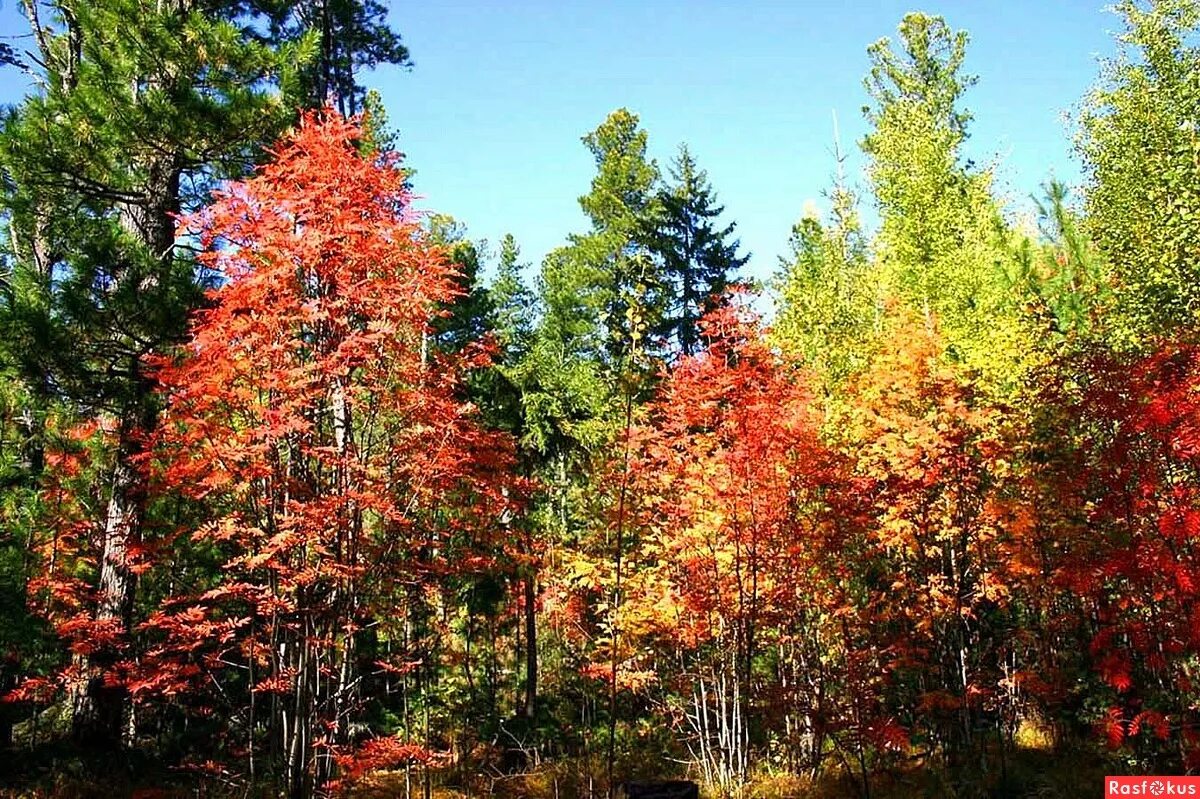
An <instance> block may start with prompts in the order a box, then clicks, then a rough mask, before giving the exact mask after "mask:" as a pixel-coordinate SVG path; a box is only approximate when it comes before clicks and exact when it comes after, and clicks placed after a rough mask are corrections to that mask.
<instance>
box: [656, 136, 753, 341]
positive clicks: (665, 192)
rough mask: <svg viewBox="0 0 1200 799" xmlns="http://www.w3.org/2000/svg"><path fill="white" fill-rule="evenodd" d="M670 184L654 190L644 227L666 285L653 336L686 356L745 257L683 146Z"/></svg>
mask: <svg viewBox="0 0 1200 799" xmlns="http://www.w3.org/2000/svg"><path fill="white" fill-rule="evenodd" d="M671 178H672V181H673V182H672V185H670V186H667V187H663V188H662V189H660V190H659V192H658V208H657V216H656V217H655V218H654V219H652V220H650V221H649V224H650V225H651V226H652V229H651V232H650V237H649V238H650V240H651V242H652V246H653V249H654V252H655V255H657V256H658V257H659V258H660V259H661V260H662V267H661V269H662V273H663V277H664V279H665V280H666V281H667V283H668V287H667V291H666V294H667V298H666V306H667V307H666V308H665V309H664V311H665V313H664V316H663V319H662V320H661V321H660V323H659V326H658V330H657V331H656V332H657V333H658V335H659V337H660V338H662V339H664V340H668V341H672V340H673V341H675V342H676V343H677V344H678V346H679V349H680V350H681V351H682V353H683V354H684V355H692V354H693V353H694V352H695V351H696V347H697V342H698V341H699V330H698V328H699V322H700V318H701V317H702V316H704V315H705V314H706V313H708V312H709V311H711V310H713V308H714V307H715V305H716V302H717V301H719V298H720V296H721V295H722V294H723V293H724V291H725V289H726V288H727V287H728V286H729V285H730V282H731V280H732V279H733V276H734V273H735V272H737V270H738V269H740V268H741V267H742V266H744V265H745V264H746V262H747V261H748V260H749V256H743V255H739V254H738V246H739V242H738V240H737V239H735V238H732V237H733V234H734V231H735V230H736V228H737V224H736V223H734V222H730V223H729V224H727V225H725V226H724V227H719V226H718V224H717V220H718V219H719V218H720V216H721V214H723V213H724V212H725V207H724V206H723V205H718V204H717V197H716V192H715V191H714V190H713V187H712V185H711V184H710V183H709V180H708V173H706V172H705V171H704V170H702V169H700V167H699V166H698V165H697V164H696V159H695V158H693V157H692V154H691V152H689V150H688V148H687V145H680V147H679V154H678V155H677V156H676V158H675V160H674V161H673V163H672V164H671Z"/></svg>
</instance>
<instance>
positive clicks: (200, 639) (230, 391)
mask: <svg viewBox="0 0 1200 799" xmlns="http://www.w3.org/2000/svg"><path fill="white" fill-rule="evenodd" d="M360 136H361V132H360V130H359V128H358V125H357V123H356V122H354V121H348V120H344V119H341V118H340V117H338V116H337V115H336V114H334V113H332V112H326V115H325V116H324V118H323V119H322V120H320V121H318V119H317V118H316V117H314V116H308V117H306V118H305V119H304V120H303V121H302V122H301V124H300V127H299V128H298V129H297V130H296V131H295V132H294V134H293V135H292V136H291V138H290V139H288V140H287V141H285V142H284V143H282V144H281V145H280V146H279V147H278V148H277V149H276V151H275V153H274V155H275V158H274V160H273V162H272V163H270V164H269V165H268V166H266V167H265V168H264V169H262V171H261V172H260V173H259V174H258V175H257V176H256V177H254V178H253V179H250V180H247V181H245V182H242V183H235V184H232V185H230V186H228V187H226V188H225V189H224V190H222V191H221V192H219V193H218V194H217V195H216V198H215V201H214V203H213V204H212V205H211V206H209V207H208V208H206V209H205V210H203V211H202V212H200V213H198V214H196V215H194V216H192V217H189V218H186V219H184V220H182V222H181V228H182V229H183V230H184V231H186V232H187V233H188V235H192V236H195V237H196V238H197V240H198V242H199V244H200V246H201V247H202V250H203V252H202V255H201V256H200V260H201V263H202V265H203V266H204V267H205V268H207V269H210V270H212V271H213V272H215V273H216V274H218V275H219V276H220V277H221V278H222V284H221V286H220V287H219V288H217V289H215V290H214V291H213V292H212V294H211V298H210V299H211V305H210V307H209V308H207V309H206V310H204V311H202V312H201V313H199V314H198V315H197V317H196V319H195V322H194V324H193V327H192V331H191V339H190V341H189V343H188V345H187V346H186V347H185V348H184V350H183V351H182V352H181V353H179V354H178V355H177V356H166V357H162V358H159V359H158V360H157V362H156V365H157V367H158V373H157V375H158V379H159V382H160V384H161V387H162V393H163V396H164V398H165V400H166V405H167V407H166V411H165V414H164V423H163V425H162V428H161V434H160V436H159V440H158V441H157V446H156V458H157V460H156V480H157V484H156V488H157V490H158V491H159V492H162V493H175V494H178V495H181V496H183V497H185V498H189V499H192V500H197V501H200V500H202V501H203V507H204V508H206V509H209V510H210V515H209V517H208V519H207V520H206V521H205V522H204V523H203V524H201V525H200V526H199V527H197V528H196V529H195V530H194V531H193V532H192V535H191V538H192V539H193V540H194V541H195V542H196V543H197V544H198V545H199V546H202V547H204V548H205V551H207V552H210V553H212V555H211V557H215V558H216V559H217V565H218V566H219V570H218V571H217V572H216V574H217V575H218V577H217V580H216V582H212V583H205V582H199V583H195V584H192V585H190V586H189V585H187V583H186V581H180V582H179V583H177V585H180V586H181V590H180V591H179V593H177V595H175V596H173V597H170V598H168V599H167V600H166V601H165V602H164V603H163V604H162V606H161V607H160V609H159V610H158V611H157V612H155V613H154V614H153V615H152V616H151V617H150V619H149V620H148V621H147V622H146V623H145V625H144V626H143V632H144V633H145V634H147V635H149V636H150V637H151V638H152V639H153V641H154V643H153V645H152V646H151V647H150V648H149V650H148V651H147V652H146V653H145V657H144V658H143V659H142V661H141V663H140V664H139V666H140V668H139V670H138V676H137V678H136V679H135V681H134V682H133V684H132V686H131V688H132V690H133V692H134V693H135V694H136V695H139V696H145V697H150V696H172V695H175V694H177V693H180V692H187V693H191V694H192V695H193V696H195V695H203V693H205V692H207V691H210V690H211V689H212V687H213V686H219V685H220V684H221V683H222V680H223V678H222V676H221V675H222V673H223V672H224V671H225V670H228V669H230V668H236V669H245V670H247V673H248V674H249V675H250V677H251V679H252V684H253V686H254V691H253V693H254V694H276V695H278V694H287V695H289V697H290V700H289V701H288V702H284V703H276V704H275V705H274V706H275V707H276V708H277V712H290V713H294V714H295V716H294V718H290V719H287V720H286V721H287V722H288V723H287V724H283V725H282V728H283V729H286V730H288V731H289V735H291V736H293V738H295V740H296V741H298V744H297V745H299V746H302V747H306V749H305V750H304V755H303V756H304V757H305V758H306V759H307V760H308V761H309V763H310V768H318V769H319V768H321V766H320V763H323V762H325V759H324V758H318V757H317V754H316V753H317V750H318V749H319V748H320V747H321V746H323V745H334V744H336V743H337V742H338V741H340V740H342V739H343V738H344V737H345V735H346V734H347V724H348V722H349V721H350V720H351V719H352V718H353V716H354V715H355V714H356V713H357V711H358V707H359V700H358V699H357V697H358V693H357V689H356V688H355V687H354V686H355V684H356V680H355V673H356V669H357V668H358V666H357V662H356V660H355V657H356V655H355V636H356V634H357V633H358V632H359V631H360V630H362V629H364V628H365V626H366V625H368V624H370V625H372V626H374V627H377V628H378V631H379V633H380V634H386V632H387V630H388V629H389V624H391V623H392V622H393V621H397V616H398V613H397V608H399V607H401V606H402V603H403V598H404V596H405V595H406V592H407V591H410V590H411V588H412V586H415V585H418V584H420V583H422V582H423V581H426V580H430V579H432V578H436V577H438V576H440V575H444V574H447V573H451V572H454V571H456V570H460V569H479V568H486V567H487V566H488V565H489V564H490V560H489V559H488V558H487V557H484V555H486V554H487V553H489V552H491V551H493V549H492V546H491V544H490V543H489V542H492V541H496V540H497V539H498V537H499V536H500V535H501V534H502V533H503V532H504V531H503V530H502V528H501V525H500V522H499V521H498V520H500V519H502V518H504V516H505V512H506V511H507V510H509V509H510V508H511V507H512V500H511V499H510V498H509V497H510V495H512V496H515V494H516V492H515V491H509V490H506V486H505V484H504V481H505V479H507V478H506V474H507V473H508V472H509V467H510V465H511V464H510V451H511V445H510V442H509V441H508V439H507V438H505V437H504V436H501V435H498V434H493V433H488V432H485V431H484V430H482V428H481V427H480V426H479V424H478V423H477V421H476V417H475V409H474V408H472V407H471V406H469V405H467V404H465V403H464V402H463V401H462V400H461V399H460V396H461V394H462V392H461V390H460V387H461V384H460V378H461V374H462V371H463V366H462V364H461V363H459V362H457V361H456V360H454V359H453V358H451V357H447V356H438V357H436V358H434V357H430V356H429V355H428V348H427V347H426V345H425V342H426V340H427V338H428V336H429V334H430V330H431V328H430V324H431V322H432V320H433V319H434V317H435V315H436V313H437V310H436V309H437V308H438V306H439V304H441V303H445V302H447V301H448V300H450V299H452V298H453V297H454V296H455V293H456V291H457V289H456V288H455V286H456V283H455V273H454V272H453V270H452V268H451V266H450V265H449V264H448V263H447V261H446V259H445V257H444V256H443V254H442V253H441V252H440V251H439V250H438V249H437V248H435V247H433V246H431V245H430V244H429V243H427V242H426V241H425V240H424V237H423V233H422V232H421V230H420V229H419V228H418V226H417V225H416V224H415V222H414V219H413V217H412V215H411V213H410V212H409V211H408V210H407V209H408V194H407V190H406V188H405V178H404V174H403V173H402V172H401V171H400V170H398V169H396V168H395V164H394V163H393V160H392V159H391V157H390V156H389V157H386V158H383V159H377V160H372V159H369V158H366V157H364V156H362V155H361V154H360V153H359V151H358V150H357V149H356V143H357V141H358V139H359V138H360ZM214 699H215V697H214ZM280 707H286V708H292V709H291V710H279V709H278V708H280ZM305 725H313V726H311V727H309V728H307V729H306V728H305ZM297 736H298V737H297ZM322 741H326V742H328V743H327V744H322ZM289 745H290V744H289ZM325 777H328V774H325V775H323V776H322V775H320V774H318V777H317V779H318V782H320V780H321V779H323V778H325Z"/></svg>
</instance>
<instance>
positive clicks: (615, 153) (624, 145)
mask: <svg viewBox="0 0 1200 799" xmlns="http://www.w3.org/2000/svg"><path fill="white" fill-rule="evenodd" d="M646 142H647V135H646V132H645V131H644V130H641V129H640V128H639V126H638V117H637V115H636V114H633V113H631V112H630V111H628V110H627V109H624V108H620V109H617V110H616V111H614V112H612V113H611V114H609V115H608V117H607V118H606V119H605V120H604V122H603V123H601V125H600V126H599V127H597V128H596V129H595V130H594V131H592V132H591V133H588V134H587V135H586V136H584V137H583V143H584V144H585V145H586V146H587V148H588V150H589V151H590V152H591V154H592V157H593V158H594V159H595V163H596V175H595V176H594V177H593V178H592V184H591V191H589V192H588V193H587V194H585V195H584V196H582V197H580V198H579V205H580V207H581V208H582V209H583V211H584V213H585V214H587V216H588V218H589V219H590V220H591V223H592V227H591V230H590V231H588V232H587V233H583V234H577V235H572V236H571V237H570V244H569V245H567V246H566V247H562V248H559V249H558V250H555V251H554V252H552V253H550V255H549V256H547V259H546V263H545V264H544V266H543V270H542V281H543V284H544V292H543V296H544V298H545V300H546V322H547V325H548V327H547V330H548V331H549V330H553V329H557V331H558V334H565V335H569V336H570V337H572V338H574V339H575V340H576V341H577V342H578V343H579V344H580V345H582V347H583V348H584V349H591V350H592V351H593V352H594V353H595V354H596V356H597V357H599V358H600V359H601V360H604V361H605V362H607V363H608V364H609V366H613V367H616V364H617V362H618V361H620V360H621V359H623V358H626V357H627V356H628V355H629V354H630V352H631V351H632V349H633V348H634V347H635V346H639V345H641V344H643V343H644V342H643V339H644V337H645V333H646V331H648V330H653V329H655V328H656V327H657V325H658V323H659V321H660V320H661V318H662V316H663V313H664V306H665V291H666V284H665V279H664V276H663V274H662V269H661V265H660V264H659V263H658V262H657V259H656V258H655V257H654V255H653V252H652V249H651V248H650V247H649V246H648V241H647V231H648V229H649V226H648V222H649V220H652V219H654V218H656V217H657V214H658V196H657V191H656V187H657V184H658V181H659V170H658V165H657V164H656V163H655V162H654V161H653V160H647V158H646Z"/></svg>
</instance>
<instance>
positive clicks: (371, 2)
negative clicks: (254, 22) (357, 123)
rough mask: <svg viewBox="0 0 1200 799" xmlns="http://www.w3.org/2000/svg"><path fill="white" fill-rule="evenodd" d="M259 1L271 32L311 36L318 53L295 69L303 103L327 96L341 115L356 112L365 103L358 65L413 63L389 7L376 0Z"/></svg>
mask: <svg viewBox="0 0 1200 799" xmlns="http://www.w3.org/2000/svg"><path fill="white" fill-rule="evenodd" d="M264 5H265V7H266V8H268V9H269V11H270V13H271V16H272V33H273V36H274V38H276V39H278V40H284V41H286V40H290V39H297V38H300V37H303V36H312V37H313V38H315V40H316V43H317V47H318V56H317V58H315V59H313V60H312V61H310V62H309V63H308V64H307V66H306V67H304V68H303V69H302V70H301V72H300V91H301V96H302V97H303V99H304V104H305V105H307V106H311V107H320V106H321V105H324V104H325V103H326V102H328V101H332V102H333V103H334V105H336V107H337V109H338V111H339V112H340V113H341V114H342V115H343V116H346V115H349V114H357V113H358V112H360V111H362V110H364V109H365V108H367V102H366V100H367V97H366V90H365V89H364V87H363V86H362V85H361V84H360V83H359V82H358V73H359V71H360V70H362V69H364V68H365V69H372V68H374V67H377V66H379V65H381V64H395V65H397V66H402V67H409V66H412V62H411V60H410V59H409V52H408V48H407V47H405V46H404V44H403V43H402V42H401V40H400V35H399V34H397V33H396V32H395V31H394V30H392V29H391V28H390V27H389V26H388V23H387V14H388V7H387V6H386V5H384V4H383V3H380V2H378V0H302V1H301V2H289V0H266V2H265V4H264Z"/></svg>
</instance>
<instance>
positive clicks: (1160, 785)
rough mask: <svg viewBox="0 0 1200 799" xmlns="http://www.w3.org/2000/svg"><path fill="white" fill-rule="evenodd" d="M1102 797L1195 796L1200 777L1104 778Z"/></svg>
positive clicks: (1199, 798)
mask: <svg viewBox="0 0 1200 799" xmlns="http://www.w3.org/2000/svg"><path fill="white" fill-rule="evenodd" d="M1104 796H1105V799H1108V797H1110V796H1195V797H1198V799H1200V777H1105V778H1104Z"/></svg>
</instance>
